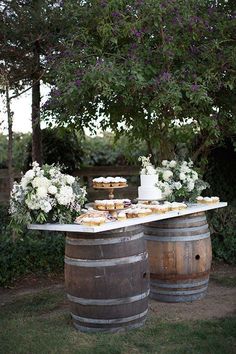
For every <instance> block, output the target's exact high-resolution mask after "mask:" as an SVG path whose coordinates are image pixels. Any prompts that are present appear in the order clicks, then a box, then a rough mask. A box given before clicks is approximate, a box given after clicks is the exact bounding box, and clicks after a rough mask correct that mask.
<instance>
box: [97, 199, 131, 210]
mask: <svg viewBox="0 0 236 354" xmlns="http://www.w3.org/2000/svg"><path fill="white" fill-rule="evenodd" d="M94 205H95V208H96V209H97V210H115V209H124V208H126V207H129V206H130V205H131V200H130V199H104V200H95V202H94Z"/></svg>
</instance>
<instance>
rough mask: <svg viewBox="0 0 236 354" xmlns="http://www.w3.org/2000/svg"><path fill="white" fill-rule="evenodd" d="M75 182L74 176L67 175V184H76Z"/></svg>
mask: <svg viewBox="0 0 236 354" xmlns="http://www.w3.org/2000/svg"><path fill="white" fill-rule="evenodd" d="M74 181H75V177H73V176H70V175H66V182H67V183H68V184H70V185H71V184H73V183H74Z"/></svg>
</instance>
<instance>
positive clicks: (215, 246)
mask: <svg viewBox="0 0 236 354" xmlns="http://www.w3.org/2000/svg"><path fill="white" fill-rule="evenodd" d="M208 220H209V225H210V229H211V237H212V250H213V256H214V257H215V258H216V259H218V260H223V261H225V262H227V263H231V264H236V208H235V207H232V206H229V207H227V208H223V209H219V210H214V211H212V212H208Z"/></svg>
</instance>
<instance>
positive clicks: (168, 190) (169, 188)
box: [163, 182, 172, 197]
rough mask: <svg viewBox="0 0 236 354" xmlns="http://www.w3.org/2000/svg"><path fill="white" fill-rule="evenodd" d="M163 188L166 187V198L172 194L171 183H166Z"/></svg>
mask: <svg viewBox="0 0 236 354" xmlns="http://www.w3.org/2000/svg"><path fill="white" fill-rule="evenodd" d="M163 187H164V196H165V197H168V196H169V195H170V194H171V193H172V189H171V187H170V185H169V183H167V182H164V183H163Z"/></svg>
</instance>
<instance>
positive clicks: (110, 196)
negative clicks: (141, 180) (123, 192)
mask: <svg viewBox="0 0 236 354" xmlns="http://www.w3.org/2000/svg"><path fill="white" fill-rule="evenodd" d="M127 187H128V185H127V184H126V185H125V186H115V187H93V189H106V190H107V191H109V195H108V196H109V199H113V198H114V190H115V189H121V188H127Z"/></svg>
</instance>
